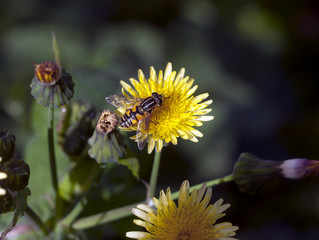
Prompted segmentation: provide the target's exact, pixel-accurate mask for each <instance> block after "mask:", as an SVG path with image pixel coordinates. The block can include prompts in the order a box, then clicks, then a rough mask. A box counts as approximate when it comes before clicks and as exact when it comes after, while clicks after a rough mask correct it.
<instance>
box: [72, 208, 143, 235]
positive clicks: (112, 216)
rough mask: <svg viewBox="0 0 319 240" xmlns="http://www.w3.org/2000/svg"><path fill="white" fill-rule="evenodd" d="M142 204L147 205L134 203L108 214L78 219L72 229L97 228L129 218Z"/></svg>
mask: <svg viewBox="0 0 319 240" xmlns="http://www.w3.org/2000/svg"><path fill="white" fill-rule="evenodd" d="M142 203H144V204H145V203H146V202H140V203H134V204H131V205H127V206H124V207H120V208H115V209H112V210H109V211H107V212H103V213H97V214H95V215H92V216H88V217H84V218H81V219H78V220H76V221H75V222H74V223H73V224H72V228H73V229H75V230H83V229H87V228H91V227H95V226H97V225H101V224H105V223H109V222H112V221H115V220H119V219H121V218H124V217H128V216H130V215H131V214H132V208H134V207H136V206H137V205H138V204H142Z"/></svg>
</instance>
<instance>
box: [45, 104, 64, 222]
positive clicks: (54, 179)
mask: <svg viewBox="0 0 319 240" xmlns="http://www.w3.org/2000/svg"><path fill="white" fill-rule="evenodd" d="M53 126H54V108H52V107H51V108H49V122H48V144H49V158H50V170H51V179H52V185H53V189H54V191H55V206H56V211H55V214H56V216H55V217H56V220H58V219H60V218H61V216H62V199H61V198H60V195H59V185H58V177H57V176H58V174H57V167H56V159H55V149H54V132H53Z"/></svg>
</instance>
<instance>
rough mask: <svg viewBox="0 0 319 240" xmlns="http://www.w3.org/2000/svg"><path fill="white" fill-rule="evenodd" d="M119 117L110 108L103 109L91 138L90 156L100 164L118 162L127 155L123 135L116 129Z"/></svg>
mask: <svg viewBox="0 0 319 240" xmlns="http://www.w3.org/2000/svg"><path fill="white" fill-rule="evenodd" d="M117 124H118V118H117V116H116V115H115V114H113V113H111V112H110V111H109V110H107V111H103V112H102V114H101V116H100V119H99V121H98V123H97V125H96V127H95V131H94V133H93V136H92V137H91V138H90V139H89V145H90V149H89V156H90V157H91V158H93V159H95V160H96V161H97V162H98V163H99V164H106V163H108V162H117V161H118V159H119V158H122V157H124V156H125V155H126V151H125V148H126V145H125V142H124V139H123V136H122V135H121V134H120V133H119V131H118V130H117V129H116V126H117Z"/></svg>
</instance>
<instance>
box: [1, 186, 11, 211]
mask: <svg viewBox="0 0 319 240" xmlns="http://www.w3.org/2000/svg"><path fill="white" fill-rule="evenodd" d="M12 206H13V199H12V194H11V192H10V191H6V194H5V195H2V196H0V214H3V213H7V212H10V211H11V210H12Z"/></svg>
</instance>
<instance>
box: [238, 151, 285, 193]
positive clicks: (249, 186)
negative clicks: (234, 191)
mask: <svg viewBox="0 0 319 240" xmlns="http://www.w3.org/2000/svg"><path fill="white" fill-rule="evenodd" d="M281 163H282V161H272V160H263V159H260V158H258V157H256V156H255V155H253V154H250V153H242V154H240V156H239V158H238V160H237V162H236V163H235V165H234V172H233V179H234V182H235V183H236V184H237V186H238V188H239V190H240V191H242V192H245V193H251V194H255V193H256V192H257V191H258V190H259V189H260V188H261V187H262V186H263V185H264V184H265V183H266V182H268V181H270V180H273V179H276V178H281V177H282V173H281V172H282V170H281V169H280V168H279V166H280V164H281Z"/></svg>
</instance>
